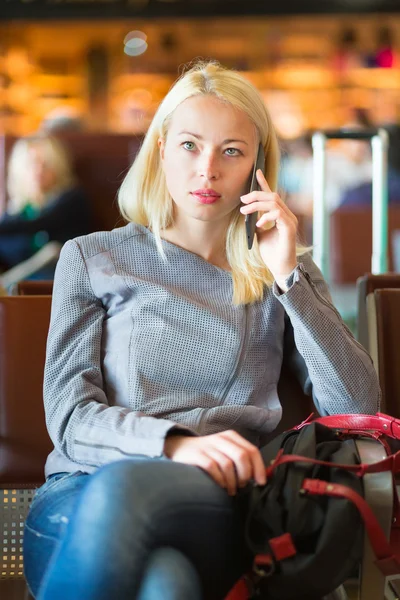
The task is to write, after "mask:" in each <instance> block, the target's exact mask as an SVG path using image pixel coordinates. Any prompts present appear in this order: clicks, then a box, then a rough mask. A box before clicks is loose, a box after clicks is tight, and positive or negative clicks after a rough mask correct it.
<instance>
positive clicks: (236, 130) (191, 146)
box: [159, 95, 257, 221]
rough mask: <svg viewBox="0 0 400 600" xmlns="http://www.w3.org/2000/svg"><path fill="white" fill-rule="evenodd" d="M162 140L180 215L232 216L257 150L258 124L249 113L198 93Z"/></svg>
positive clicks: (177, 114)
mask: <svg viewBox="0 0 400 600" xmlns="http://www.w3.org/2000/svg"><path fill="white" fill-rule="evenodd" d="M159 146H160V152H161V160H162V165H163V170H164V173H165V177H166V184H167V187H168V191H169V193H170V194H171V196H172V198H173V200H174V203H175V216H176V213H177V212H178V214H179V217H183V218H185V219H189V220H191V219H195V220H201V221H218V220H221V219H225V220H227V221H228V220H229V215H230V213H231V212H232V211H233V210H237V207H238V206H239V205H240V196H241V195H243V194H244V193H246V192H247V191H248V185H249V178H250V175H251V173H252V170H253V166H254V161H255V155H256V148H257V133H256V128H255V126H254V124H253V123H252V122H251V121H250V119H249V117H248V116H247V115H246V113H244V112H243V111H241V110H238V109H236V108H234V107H233V106H231V105H230V104H226V103H224V102H222V101H221V100H219V99H218V98H216V97H214V96H211V95H210V96H194V97H192V98H189V99H188V100H185V101H184V102H182V104H180V105H179V106H178V107H177V108H176V110H175V111H174V113H173V115H172V118H171V122H170V127H169V129H168V133H167V137H166V139H161V138H160V140H159Z"/></svg>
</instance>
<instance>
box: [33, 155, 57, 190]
mask: <svg viewBox="0 0 400 600" xmlns="http://www.w3.org/2000/svg"><path fill="white" fill-rule="evenodd" d="M29 159H30V170H31V177H32V183H33V188H34V189H36V190H37V192H38V193H40V194H47V193H48V192H50V191H51V190H52V189H53V188H54V187H55V185H56V183H57V177H56V173H55V171H54V170H53V169H52V168H51V167H50V166H49V165H48V163H47V162H46V157H45V152H44V149H43V148H42V147H41V146H40V145H33V146H31V148H30V149H29Z"/></svg>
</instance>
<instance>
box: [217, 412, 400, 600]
mask: <svg viewBox="0 0 400 600" xmlns="http://www.w3.org/2000/svg"><path fill="white" fill-rule="evenodd" d="M361 438H373V439H375V440H377V441H379V442H380V443H381V444H382V445H383V446H384V448H385V451H386V453H387V458H385V459H384V460H381V461H379V462H377V463H374V464H362V462H361V460H360V456H359V453H358V450H357V446H356V443H355V442H356V440H358V439H361ZM399 440H400V420H398V419H394V418H392V417H390V416H388V415H385V414H382V413H377V414H376V415H374V416H371V415H354V414H350V415H333V416H329V417H321V418H318V419H314V420H312V419H311V418H310V419H307V420H306V421H304V422H303V423H301V424H300V425H298V426H297V427H295V428H294V429H292V430H290V431H286V432H284V433H282V434H280V435H278V436H277V437H276V438H275V439H274V440H272V441H271V442H270V443H269V444H267V446H265V447H264V448H263V449H262V450H261V453H262V456H263V459H264V462H265V465H266V474H267V483H266V484H265V485H264V486H249V488H248V494H249V498H248V501H249V510H248V517H247V522H246V539H247V544H248V547H249V549H250V551H251V552H252V554H253V557H254V562H253V570H252V573H250V574H249V577H247V581H250V582H251V586H250V587H251V591H246V590H248V589H249V587H248V586H246V585H245V584H244V582H243V581H241V582H240V583H239V584H238V586H237V587H236V588H235V589H234V590H232V592H231V594H230V595H229V596H228V599H227V600H246V599H248V598H258V599H260V600H264V599H265V600H267V599H268V600H319V599H320V598H321V597H322V596H325V595H326V594H328V593H330V592H332V591H333V590H334V589H336V588H337V587H338V586H339V585H340V584H342V583H343V582H344V581H345V580H346V579H348V578H349V577H350V576H351V575H353V574H354V573H355V572H357V567H358V564H359V563H360V560H361V557H362V551H363V536H364V532H366V533H367V534H368V536H369V540H370V543H371V546H372V548H373V551H374V552H375V556H376V565H377V566H378V568H379V569H380V570H381V572H382V573H383V574H385V575H395V574H399V573H400V508H399V502H398V500H397V493H394V496H393V497H394V499H395V500H394V506H393V526H392V535H391V539H390V540H387V539H386V536H385V534H384V532H383V531H382V529H381V527H380V525H379V523H378V521H377V519H376V517H375V515H374V513H373V512H372V510H371V508H370V506H369V505H368V504H367V502H366V501H365V499H364V489H363V477H364V475H366V474H367V473H379V472H383V471H389V472H391V473H392V478H393V487H394V490H395V492H396V486H395V483H396V476H397V475H398V474H400V441H399ZM398 517H399V518H398Z"/></svg>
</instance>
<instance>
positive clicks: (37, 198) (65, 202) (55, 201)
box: [0, 134, 91, 279]
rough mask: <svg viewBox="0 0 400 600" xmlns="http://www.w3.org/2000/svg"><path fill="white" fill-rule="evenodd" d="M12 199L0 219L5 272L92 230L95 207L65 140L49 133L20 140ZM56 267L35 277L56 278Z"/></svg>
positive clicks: (10, 180) (0, 259)
mask: <svg viewBox="0 0 400 600" xmlns="http://www.w3.org/2000/svg"><path fill="white" fill-rule="evenodd" d="M7 189H8V195H9V201H8V204H7V207H6V212H5V213H4V214H3V215H2V216H1V217H0V269H1V270H3V271H4V270H8V269H10V268H12V267H14V266H16V265H17V264H19V263H21V262H22V261H24V260H26V259H28V258H30V257H31V256H32V255H33V254H35V252H37V251H38V250H39V249H40V248H42V247H43V246H44V245H45V244H47V242H50V241H53V240H54V241H57V242H60V243H61V244H63V243H64V242H66V241H67V240H69V239H71V238H74V237H77V236H79V235H84V234H86V233H89V232H90V231H91V219H90V208H89V203H88V200H87V197H86V195H85V193H84V191H83V190H82V189H81V188H80V187H79V186H78V184H77V182H76V180H75V177H74V175H73V172H72V168H71V161H70V159H69V156H68V153H67V151H66V149H65V147H64V145H63V144H62V142H60V140H58V139H56V138H53V137H50V136H48V135H45V134H39V135H36V136H32V137H24V138H21V139H19V140H18V141H17V142H16V143H15V144H14V147H13V149H12V151H11V156H10V160H9V164H8V173H7ZM54 268H55V264H53V265H51V266H49V267H48V268H45V269H43V270H41V271H40V272H37V273H36V274H35V275H34V276H33V277H34V278H45V279H48V278H50V279H52V278H53V274H54Z"/></svg>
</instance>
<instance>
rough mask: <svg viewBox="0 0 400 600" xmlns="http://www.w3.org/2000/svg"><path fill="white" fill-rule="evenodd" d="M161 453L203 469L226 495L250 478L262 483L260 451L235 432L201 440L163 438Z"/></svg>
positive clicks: (233, 493) (173, 437)
mask: <svg viewBox="0 0 400 600" xmlns="http://www.w3.org/2000/svg"><path fill="white" fill-rule="evenodd" d="M164 454H165V455H166V456H167V457H168V458H170V459H171V460H173V461H175V462H181V463H185V464H188V465H194V466H196V467H200V468H201V469H204V471H206V472H207V473H208V474H209V475H210V476H211V477H212V478H213V479H214V481H215V482H216V483H218V484H219V485H220V486H222V487H223V488H226V490H227V492H228V494H229V495H230V496H234V495H235V494H236V491H237V488H238V487H244V486H245V485H246V484H247V483H248V482H249V481H250V479H253V480H254V481H255V482H256V483H257V484H258V485H264V484H265V482H266V477H265V466H264V463H263V460H262V458H261V454H260V451H259V450H258V448H257V447H256V446H254V445H253V444H251V443H250V442H248V441H247V440H246V439H245V438H243V437H242V436H241V435H239V434H238V433H237V432H236V431H232V430H228V431H222V432H220V433H215V434H212V435H205V436H201V437H188V436H184V435H176V436H175V435H174V436H170V437H167V438H166V440H165V445H164Z"/></svg>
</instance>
